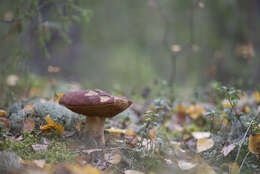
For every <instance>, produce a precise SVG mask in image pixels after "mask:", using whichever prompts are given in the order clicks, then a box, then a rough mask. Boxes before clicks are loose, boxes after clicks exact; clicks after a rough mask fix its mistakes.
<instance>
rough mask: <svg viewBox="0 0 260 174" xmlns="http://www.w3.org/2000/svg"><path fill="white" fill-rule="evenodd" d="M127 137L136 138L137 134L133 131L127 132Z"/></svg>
mask: <svg viewBox="0 0 260 174" xmlns="http://www.w3.org/2000/svg"><path fill="white" fill-rule="evenodd" d="M125 135H128V136H136V133H135V132H134V131H132V130H127V131H125Z"/></svg>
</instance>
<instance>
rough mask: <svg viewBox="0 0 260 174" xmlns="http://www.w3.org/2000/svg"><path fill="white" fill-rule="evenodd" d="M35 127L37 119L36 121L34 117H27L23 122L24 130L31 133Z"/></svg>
mask: <svg viewBox="0 0 260 174" xmlns="http://www.w3.org/2000/svg"><path fill="white" fill-rule="evenodd" d="M34 127H35V121H34V119H31V118H27V119H25V121H24V122H23V131H24V132H28V133H31V132H32V131H33V130H34Z"/></svg>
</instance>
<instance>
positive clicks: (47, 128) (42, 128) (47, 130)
mask: <svg viewBox="0 0 260 174" xmlns="http://www.w3.org/2000/svg"><path fill="white" fill-rule="evenodd" d="M52 128H53V127H52V126H50V125H44V126H41V127H40V130H41V132H42V133H48V132H50V130H51V129H52Z"/></svg>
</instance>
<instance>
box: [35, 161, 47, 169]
mask: <svg viewBox="0 0 260 174" xmlns="http://www.w3.org/2000/svg"><path fill="white" fill-rule="evenodd" d="M33 163H34V164H35V165H36V166H37V167H40V168H44V166H45V163H46V162H45V160H33Z"/></svg>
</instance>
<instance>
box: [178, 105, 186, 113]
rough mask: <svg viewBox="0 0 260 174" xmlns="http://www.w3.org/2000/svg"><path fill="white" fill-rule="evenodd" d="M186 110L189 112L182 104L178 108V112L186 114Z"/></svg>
mask: <svg viewBox="0 0 260 174" xmlns="http://www.w3.org/2000/svg"><path fill="white" fill-rule="evenodd" d="M186 110H187V107H186V106H184V105H182V104H178V106H177V108H176V111H177V112H186Z"/></svg>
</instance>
